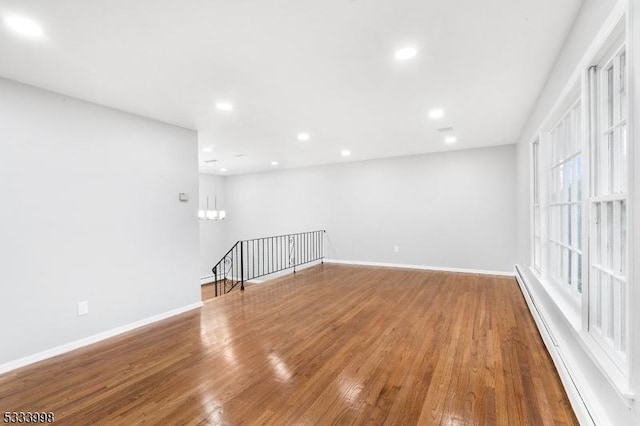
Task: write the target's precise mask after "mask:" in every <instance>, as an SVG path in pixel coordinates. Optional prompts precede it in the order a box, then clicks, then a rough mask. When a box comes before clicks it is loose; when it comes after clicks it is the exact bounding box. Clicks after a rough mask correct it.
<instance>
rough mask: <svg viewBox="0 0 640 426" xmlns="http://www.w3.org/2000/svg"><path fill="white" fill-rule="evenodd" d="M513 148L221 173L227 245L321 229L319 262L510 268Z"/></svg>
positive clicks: (513, 172) (513, 206)
mask: <svg viewBox="0 0 640 426" xmlns="http://www.w3.org/2000/svg"><path fill="white" fill-rule="evenodd" d="M515 152H516V151H515V146H514V145H510V146H501V147H492V148H483V149H474V150H462V151H452V152H447V153H437V154H428V155H418V156H410V157H398V158H391V159H383V160H372V161H363V162H352V163H344V164H337V165H330V166H321V167H312V168H305V169H294V170H287V171H279V172H269V173H259V174H251V175H241V176H230V177H227V178H226V181H225V192H226V199H227V203H226V208H227V215H228V219H227V221H226V224H225V225H226V227H227V228H226V238H227V245H229V246H230V245H231V244H233V243H234V242H235V241H237V240H239V239H245V238H253V237H260V236H268V235H277V234H282V233H290V232H299V231H311V230H317V229H326V231H327V234H326V236H327V241H328V245H327V246H326V256H327V257H329V258H334V259H341V260H357V261H370V262H385V263H398V264H411V265H423V266H437V267H449V268H465V269H480V270H492V271H513V265H514V262H515V246H516V240H515V206H516V203H515V197H516V194H515V178H516V170H515ZM394 246H399V248H400V251H399V253H394V252H393V248H394Z"/></svg>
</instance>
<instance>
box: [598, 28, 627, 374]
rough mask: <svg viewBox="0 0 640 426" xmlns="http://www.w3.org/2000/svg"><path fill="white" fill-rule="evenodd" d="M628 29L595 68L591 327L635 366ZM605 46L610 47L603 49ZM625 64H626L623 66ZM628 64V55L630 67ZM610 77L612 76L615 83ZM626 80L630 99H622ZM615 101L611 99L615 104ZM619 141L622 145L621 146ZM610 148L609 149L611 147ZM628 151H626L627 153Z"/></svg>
mask: <svg viewBox="0 0 640 426" xmlns="http://www.w3.org/2000/svg"><path fill="white" fill-rule="evenodd" d="M627 46H628V43H627V42H626V40H625V38H624V34H622V35H620V36H619V37H617V38H616V39H615V41H614V43H613V44H612V46H610V47H609V48H607V49H606V50H605V53H604V55H603V56H602V58H601V59H600V60H598V61H596V63H595V64H594V66H593V67H591V68H590V70H591V71H590V72H591V75H592V77H591V79H592V81H593V82H594V83H591V85H592V86H596V87H592V90H591V91H592V92H593V93H594V94H595V99H594V100H595V104H596V105H595V107H596V111H597V112H596V113H595V114H594V115H593V117H592V119H593V121H595V122H596V123H597V126H596V127H595V128H594V129H593V132H592V134H591V135H590V137H591V139H592V140H591V147H590V158H591V160H592V161H591V163H590V164H591V167H590V169H591V171H592V173H591V185H590V189H591V191H590V192H591V194H590V196H589V199H588V201H589V215H590V218H589V224H590V229H589V235H590V240H589V241H590V244H589V312H588V318H589V322H588V331H589V334H590V335H591V336H592V338H593V339H594V340H595V341H596V343H597V344H598V345H599V346H600V347H601V349H602V350H603V351H604V352H605V353H606V355H607V356H608V357H609V358H610V360H611V361H612V362H613V363H614V364H615V366H616V367H617V368H618V369H620V370H621V372H622V373H624V374H625V375H626V374H627V373H628V370H629V362H628V361H629V356H628V355H629V341H630V339H629V337H630V336H629V329H630V315H629V311H630V306H629V294H630V281H629V266H628V265H629V257H628V256H629V222H630V217H629V210H630V209H629V205H630V204H629V201H630V200H629V191H628V188H629V183H630V182H629V169H630V160H631V157H630V155H629V151H628V149H629V146H628V144H629V142H628V141H629V139H628V129H629V126H628V124H629V121H628V111H629V104H628V102H629V93H628V87H629V84H628V74H629V73H628V72H626V73H625V74H626V75H622V74H621V73H620V70H621V58H622V57H624V58H628V53H627V52H628V50H627ZM603 50H604V49H603ZM623 69H624V68H623ZM626 69H627V70H628V61H627V68H626ZM609 77H612V81H611V83H610V82H609ZM622 85H624V87H625V89H626V91H627V93H626V102H625V99H621V98H620V95H621V87H622ZM609 102H611V105H609ZM625 103H626V105H625ZM616 147H617V148H618V149H616ZM605 148H606V149H605ZM622 151H626V155H625V154H623V153H622Z"/></svg>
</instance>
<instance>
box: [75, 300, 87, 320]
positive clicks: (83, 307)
mask: <svg viewBox="0 0 640 426" xmlns="http://www.w3.org/2000/svg"><path fill="white" fill-rule="evenodd" d="M88 313H89V302H88V301H87V300H84V301H82V302H78V316H79V317H80V316H82V315H87V314H88Z"/></svg>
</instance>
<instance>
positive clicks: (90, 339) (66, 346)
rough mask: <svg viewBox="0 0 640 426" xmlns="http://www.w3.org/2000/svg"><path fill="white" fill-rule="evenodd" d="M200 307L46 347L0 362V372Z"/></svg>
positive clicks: (167, 313) (193, 304)
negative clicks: (21, 356)
mask: <svg viewBox="0 0 640 426" xmlns="http://www.w3.org/2000/svg"><path fill="white" fill-rule="evenodd" d="M200 307H202V302H197V303H192V304H191V305H187V306H183V307H181V308H176V309H172V310H170V311H167V312H163V313H161V314H158V315H154V316H152V317H148V318H144V319H141V320H140V321H136V322H132V323H130V324H126V325H123V326H120V327H116V328H112V329H111V330H107V331H104V332H102V333H98V334H94V335H93V336H89V337H85V338H83V339H79V340H75V341H73V342H69V343H65V344H64V345H60V346H56V347H55V348H51V349H47V350H45V351H42V352H38V353H36V354H33V355H28V356H26V357H24V358H20V359H17V360H15V361H10V362H7V363H5V364H0V374H3V373H6V372H8V371H11V370H15V369H16V368H20V367H24V366H26V365H29V364H33V363H36V362H39V361H43V360H45V359H48V358H52V357H54V356H57V355H61V354H64V353H66V352H70V351H73V350H75V349H79V348H82V347H84V346H88V345H91V344H93V343H97V342H100V341H101V340H105V339H108V338H110V337H114V336H117V335H119V334H122V333H126V332H127V331H131V330H133V329H136V328H139V327H142V326H145V325H148V324H151V323H154V322H157V321H161V320H163V319H166V318H169V317H172V316H175V315H178V314H181V313H184V312H187V311H190V310H192V309H197V308H200Z"/></svg>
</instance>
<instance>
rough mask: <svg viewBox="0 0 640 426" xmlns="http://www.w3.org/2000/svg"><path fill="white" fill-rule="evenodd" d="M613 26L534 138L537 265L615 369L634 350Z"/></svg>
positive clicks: (619, 55) (622, 115)
mask: <svg viewBox="0 0 640 426" xmlns="http://www.w3.org/2000/svg"><path fill="white" fill-rule="evenodd" d="M610 34H611V35H610V36H609V38H608V39H607V40H606V41H604V43H603V44H602V46H603V47H602V48H601V49H600V52H598V53H597V54H596V55H594V57H593V58H592V59H591V64H590V66H589V67H585V69H583V70H581V71H582V73H581V75H580V77H579V78H578V76H577V75H576V78H575V79H574V80H573V82H572V85H573V90H569V91H567V92H566V93H567V94H566V95H565V96H564V98H563V99H561V100H560V102H559V103H558V104H557V105H558V106H557V107H555V108H554V111H553V115H551V116H550V117H551V118H549V119H548V120H547V121H546V124H545V125H544V127H543V128H542V131H541V133H540V137H539V139H538V140H537V141H536V142H534V143H533V146H532V150H531V156H532V157H531V158H532V161H531V165H532V168H531V183H532V185H531V190H532V196H531V208H532V214H531V250H532V253H531V262H532V264H531V267H532V269H534V270H535V271H536V272H537V273H538V274H539V277H540V279H541V281H542V282H543V283H544V284H545V286H547V289H548V291H549V294H550V295H551V297H553V298H554V299H555V298H560V299H562V300H558V299H556V301H557V302H558V303H559V304H560V306H562V308H563V309H564V307H566V306H574V307H575V308H576V312H575V313H578V314H579V315H572V313H570V312H568V311H564V312H566V314H567V315H570V316H571V319H572V323H573V324H575V325H576V326H577V327H581V329H582V331H583V332H584V338H585V340H588V342H589V345H592V346H590V347H592V348H593V350H594V353H595V352H597V353H598V355H597V357H598V359H600V360H601V363H602V365H603V366H605V369H604V370H605V371H607V374H608V375H609V376H610V377H613V375H616V374H619V373H622V375H623V376H626V375H627V373H628V368H629V361H628V360H629V350H630V348H629V328H630V327H629V324H630V322H629V321H630V319H629V310H630V307H629V302H628V300H629V295H630V283H629V270H630V265H629V262H630V259H629V253H628V248H629V242H628V238H629V237H628V224H629V189H628V188H629V170H631V168H630V167H631V166H630V161H631V158H630V155H629V143H630V142H629V139H628V134H629V120H628V118H629V117H628V111H629V107H628V103H629V99H628V75H629V64H628V56H627V49H626V45H625V37H626V30H625V24H624V19H621V20H620V21H619V23H618V24H617V26H616V27H615V28H614V29H613V31H612V32H611V33H610ZM585 63H586V62H585ZM570 87H571V86H570ZM556 288H558V289H561V290H562V291H559V292H556V291H555V289H556ZM567 302H568V304H567ZM576 318H577V319H576ZM603 352H604V354H606V356H604V354H602V353H603ZM601 355H602V356H601ZM615 371H617V373H610V372H615ZM616 377H618V376H616ZM626 377H627V378H628V376H626Z"/></svg>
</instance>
